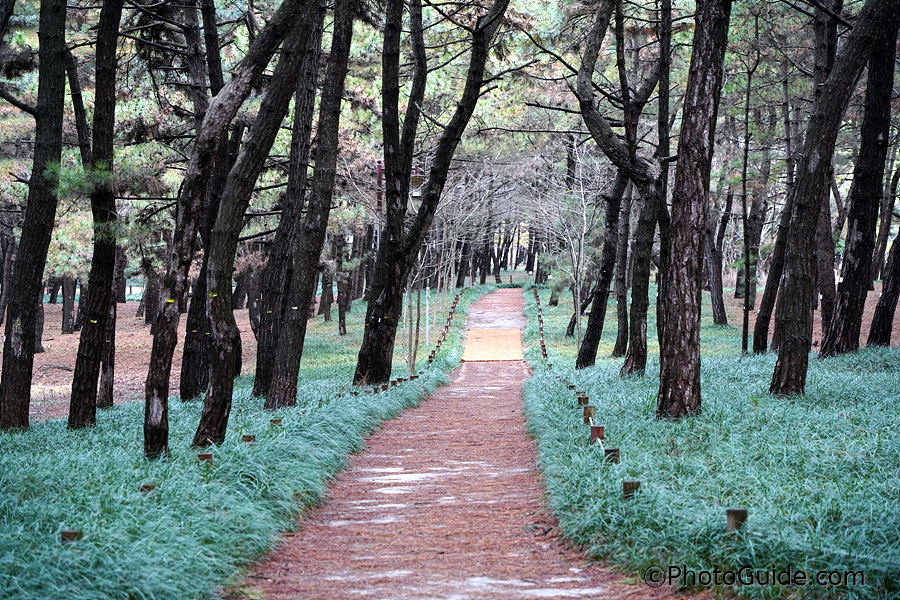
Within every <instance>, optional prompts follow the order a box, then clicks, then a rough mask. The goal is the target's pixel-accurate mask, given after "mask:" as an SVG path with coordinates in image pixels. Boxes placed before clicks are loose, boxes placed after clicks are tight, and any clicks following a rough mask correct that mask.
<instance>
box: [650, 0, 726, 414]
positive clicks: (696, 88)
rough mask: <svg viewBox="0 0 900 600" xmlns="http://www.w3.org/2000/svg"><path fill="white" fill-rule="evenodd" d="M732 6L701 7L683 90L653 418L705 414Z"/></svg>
mask: <svg viewBox="0 0 900 600" xmlns="http://www.w3.org/2000/svg"><path fill="white" fill-rule="evenodd" d="M730 16H731V0H700V1H698V2H697V10H696V12H695V20H696V21H695V23H696V24H695V29H694V32H695V33H694V44H693V51H692V53H691V66H690V70H689V72H688V81H687V89H686V90H685V100H684V111H683V115H682V125H681V134H680V136H679V139H678V162H677V163H676V166H675V188H674V190H673V192H672V241H671V243H672V245H671V251H670V255H671V256H676V257H678V260H672V261H669V264H668V270H667V274H668V284H667V285H666V289H665V304H666V306H667V310H666V325H665V328H664V329H663V343H662V344H661V347H660V385H659V395H658V396H657V401H656V417H657V418H658V419H661V418H672V417H682V416H686V415H689V414H691V413H695V412H696V411H698V410H699V409H700V402H701V394H700V304H701V296H702V290H703V285H702V282H701V279H702V274H703V255H702V252H701V250H700V249H701V240H702V238H703V235H704V232H705V227H706V205H707V203H708V199H707V198H708V194H709V176H710V168H711V165H712V155H713V150H714V148H715V131H716V115H717V113H718V109H719V94H720V91H721V89H722V77H723V68H724V64H725V47H726V45H727V42H728V22H729V19H730Z"/></svg>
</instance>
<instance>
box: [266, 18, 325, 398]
mask: <svg viewBox="0 0 900 600" xmlns="http://www.w3.org/2000/svg"><path fill="white" fill-rule="evenodd" d="M325 12H326V10H325V6H324V4H323V5H322V6H320V8H319V11H318V13H316V22H315V27H314V29H313V32H312V35H311V36H310V38H309V46H308V47H307V50H306V54H305V56H304V58H303V65H302V66H301V67H300V69H301V73H300V78H299V80H298V82H297V90H296V93H295V96H294V121H293V126H292V132H291V152H290V166H289V167H288V185H287V189H286V190H285V194H284V201H283V203H282V212H281V220H280V221H279V222H278V228H277V229H276V231H275V240H274V241H273V242H272V246H271V247H270V248H269V251H268V260H267V261H266V268H265V271H264V273H263V282H264V283H263V286H262V297H261V300H260V323H259V334H258V343H257V347H256V376H255V377H254V380H253V395H254V396H255V397H260V398H261V397H265V396H266V395H268V393H269V386H270V385H271V383H272V373H273V371H274V368H275V360H276V356H277V352H278V339H279V337H280V334H281V323H282V321H283V319H284V318H285V315H286V311H288V310H290V306H291V305H292V304H291V303H292V302H293V299H292V298H290V286H291V279H292V273H293V268H292V260H293V255H292V254H291V249H292V247H293V244H294V238H295V236H296V235H297V234H298V233H297V230H298V227H299V222H300V220H301V216H302V211H303V210H304V207H305V204H306V191H307V190H306V178H307V172H308V170H309V148H310V139H311V137H312V124H313V117H314V116H315V103H316V78H317V76H318V68H319V57H320V56H321V54H322V31H323V27H324V21H325Z"/></svg>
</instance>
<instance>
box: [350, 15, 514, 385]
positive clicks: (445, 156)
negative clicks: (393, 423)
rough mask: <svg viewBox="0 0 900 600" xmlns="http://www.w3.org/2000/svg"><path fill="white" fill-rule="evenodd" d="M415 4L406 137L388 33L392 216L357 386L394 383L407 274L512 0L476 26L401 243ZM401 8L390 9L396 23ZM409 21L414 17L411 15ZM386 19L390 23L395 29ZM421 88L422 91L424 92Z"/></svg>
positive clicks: (411, 130)
mask: <svg viewBox="0 0 900 600" xmlns="http://www.w3.org/2000/svg"><path fill="white" fill-rule="evenodd" d="M418 4H419V3H418V1H417V2H414V3H411V4H410V7H411V9H412V7H413V6H416V7H417V8H416V9H415V11H416V13H417V15H416V16H415V18H414V21H415V23H413V24H412V25H411V27H410V29H411V30H412V31H413V32H414V33H413V55H414V60H415V63H416V77H415V79H414V82H413V91H411V92H410V101H409V105H408V108H407V113H406V117H405V118H404V120H403V133H402V137H401V136H400V128H399V123H398V122H399V111H398V108H397V107H398V101H399V98H398V97H399V79H398V74H399V40H400V32H399V22H398V23H397V25H396V27H397V31H396V33H393V32H392V34H391V41H390V43H389V41H388V35H387V33H388V27H387V26H386V27H385V52H384V61H383V78H384V81H385V83H384V87H383V90H382V106H383V110H384V120H383V131H384V137H385V165H386V166H387V172H388V178H387V182H386V183H387V190H386V191H388V198H389V200H388V202H387V203H386V205H387V208H388V211H389V214H388V219H387V226H386V228H385V231H386V235H385V239H384V240H383V241H382V245H381V248H380V249H379V253H378V260H377V261H376V265H375V281H374V282H373V290H372V293H371V294H370V296H369V297H370V299H371V300H370V302H369V305H368V307H367V310H366V327H365V331H364V333H363V342H362V345H361V347H360V350H359V355H358V358H357V363H356V372H355V373H354V375H353V382H354V383H355V384H365V383H377V382H384V381H387V380H388V379H390V375H391V364H392V357H393V353H394V340H395V337H396V334H397V325H398V318H399V315H400V311H401V309H402V306H403V290H404V288H405V287H406V282H407V279H408V277H409V272H410V269H411V268H412V266H413V263H414V261H415V259H416V257H417V256H418V254H419V250H420V248H421V246H422V243H423V241H424V239H425V236H426V235H427V233H428V230H429V229H430V227H431V223H432V221H433V219H434V213H435V211H436V210H437V206H438V203H439V202H440V199H441V194H442V193H443V189H444V185H445V184H446V182H447V176H448V173H449V171H450V165H451V161H452V160H453V155H454V153H455V152H456V148H457V146H458V145H459V142H460V140H461V139H462V135H463V132H464V131H465V129H466V126H467V125H468V123H469V120H470V119H471V117H472V113H473V112H474V110H475V106H476V105H477V103H478V99H479V97H480V96H481V94H482V88H483V86H484V83H485V82H484V76H485V66H486V63H487V58H488V53H489V51H490V48H491V42H492V40H493V38H494V34H495V33H496V32H497V29H498V28H499V26H500V22H501V20H502V18H503V14H504V12H505V11H506V7H507V6H508V4H509V0H494V2H493V3H492V4H491V6H490V8H489V9H488V10H487V12H486V13H484V14H482V15H481V16H480V17H479V18H478V19H477V22H476V23H475V26H474V28H472V29H471V30H470V33H471V44H472V49H471V55H470V57H469V68H468V72H467V75H466V81H465V85H464V88H463V93H462V97H461V98H460V100H459V102H458V103H457V105H456V110H455V112H454V113H453V116H452V117H451V118H450V121H449V122H448V123H447V125H446V127H445V128H444V129H443V131H442V133H441V137H440V139H439V140H438V144H437V148H436V149H435V152H434V155H433V160H432V164H431V168H430V170H429V174H428V181H427V183H426V184H425V185H424V189H423V191H422V201H421V204H420V206H419V210H418V212H417V213H416V216H415V218H414V219H413V223H412V225H411V226H410V227H409V230H408V231H407V232H406V234H405V235H404V233H403V231H404V215H405V213H406V205H407V202H408V190H409V178H410V168H411V166H412V158H413V153H412V150H413V142H414V140H415V133H416V128H417V125H418V108H416V107H415V106H414V100H415V99H417V98H421V97H422V95H423V94H424V90H425V71H426V68H427V65H426V62H425V44H424V41H423V40H422V25H421V10H420V7H419V6H418ZM401 12H402V7H396V8H394V9H393V12H392V14H394V15H398V14H400V13H401ZM410 14H411V19H412V11H411V13H410ZM390 20H391V19H390V18H386V22H390ZM418 86H421V91H419V87H418Z"/></svg>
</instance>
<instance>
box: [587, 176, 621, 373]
mask: <svg viewBox="0 0 900 600" xmlns="http://www.w3.org/2000/svg"><path fill="white" fill-rule="evenodd" d="M627 185H628V176H627V175H625V173H623V172H622V171H619V172H618V174H617V175H616V179H615V181H614V182H613V185H612V190H610V193H609V195H608V196H607V197H606V225H605V231H604V235H603V259H602V261H601V263H600V274H599V277H597V285H596V286H595V287H594V292H593V294H592V299H591V303H592V308H591V314H590V315H589V316H588V322H587V326H586V327H585V329H584V339H583V340H582V341H581V347H580V348H579V349H578V356H577V357H576V359H575V368H576V369H584V368H585V367H590V366H592V365H593V364H594V363H595V362H596V361H597V348H598V347H599V346H600V338H601V336H602V335H603V323H604V321H605V320H606V303H607V302H608V301H609V288H610V284H611V283H612V278H613V274H614V272H615V266H616V249H617V247H618V245H619V214H620V213H621V209H622V196H623V195H624V194H625V188H626V187H627Z"/></svg>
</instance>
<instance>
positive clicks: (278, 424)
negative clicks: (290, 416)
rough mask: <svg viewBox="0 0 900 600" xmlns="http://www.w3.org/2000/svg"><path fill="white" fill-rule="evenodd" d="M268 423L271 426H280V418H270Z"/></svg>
mask: <svg viewBox="0 0 900 600" xmlns="http://www.w3.org/2000/svg"><path fill="white" fill-rule="evenodd" d="M269 423H271V424H272V427H280V426H281V419H272V420H271V421H269Z"/></svg>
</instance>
